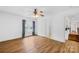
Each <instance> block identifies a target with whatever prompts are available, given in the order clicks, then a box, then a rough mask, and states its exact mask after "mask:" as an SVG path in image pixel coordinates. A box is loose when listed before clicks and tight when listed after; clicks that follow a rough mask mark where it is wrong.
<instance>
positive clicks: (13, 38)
mask: <svg viewBox="0 0 79 59" xmlns="http://www.w3.org/2000/svg"><path fill="white" fill-rule="evenodd" d="M18 39H22V37H17V38H13V39H7V40H3V41H0V42H7V41H13V40H18Z"/></svg>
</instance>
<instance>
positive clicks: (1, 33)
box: [0, 12, 23, 41]
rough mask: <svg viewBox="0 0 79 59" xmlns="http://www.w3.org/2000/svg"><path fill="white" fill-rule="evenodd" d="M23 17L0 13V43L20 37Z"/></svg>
mask: <svg viewBox="0 0 79 59" xmlns="http://www.w3.org/2000/svg"><path fill="white" fill-rule="evenodd" d="M22 19H23V17H19V16H17V15H13V14H10V13H6V12H0V41H5V40H7V39H14V38H18V37H21V31H22V29H21V27H22V22H21V20H22Z"/></svg>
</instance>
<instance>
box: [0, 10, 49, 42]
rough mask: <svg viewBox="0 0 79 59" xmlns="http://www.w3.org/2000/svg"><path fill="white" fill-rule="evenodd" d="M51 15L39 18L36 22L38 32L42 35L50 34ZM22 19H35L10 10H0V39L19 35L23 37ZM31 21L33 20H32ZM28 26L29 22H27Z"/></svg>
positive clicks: (8, 38) (3, 39)
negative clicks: (49, 19)
mask: <svg viewBox="0 0 79 59" xmlns="http://www.w3.org/2000/svg"><path fill="white" fill-rule="evenodd" d="M48 18H49V17H41V18H39V20H38V22H37V23H36V25H37V29H36V31H37V32H36V33H37V34H39V35H41V36H46V37H47V36H48V32H49V28H48V27H49V25H48V24H49V22H48ZM22 19H26V20H28V21H26V22H28V23H29V22H30V21H32V20H33V18H31V17H22V16H19V15H15V14H11V13H8V12H3V11H0V41H5V40H10V39H15V38H18V37H21V35H22ZM30 23H31V22H30ZM26 26H27V24H26ZM29 26H32V24H29ZM27 31H28V32H27V33H26V35H27V34H29V35H30V32H29V31H31V30H29V29H27Z"/></svg>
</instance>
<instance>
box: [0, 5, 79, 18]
mask: <svg viewBox="0 0 79 59" xmlns="http://www.w3.org/2000/svg"><path fill="white" fill-rule="evenodd" d="M35 8H37V9H39V10H42V11H44V14H45V15H51V14H55V13H58V12H62V11H66V10H69V9H73V8H79V7H72V6H0V11H4V12H8V13H12V14H16V15H20V16H25V17H28V16H30V15H32V13H33V10H34V9H35Z"/></svg>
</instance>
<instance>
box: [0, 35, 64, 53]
mask: <svg viewBox="0 0 79 59" xmlns="http://www.w3.org/2000/svg"><path fill="white" fill-rule="evenodd" d="M62 44H63V43H61V42H58V41H55V40H52V39H49V38H45V37H41V36H31V37H27V38H24V39H16V40H9V41H4V42H0V53H26V52H28V53H52V52H55V53H57V52H60V47H61V46H62Z"/></svg>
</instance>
